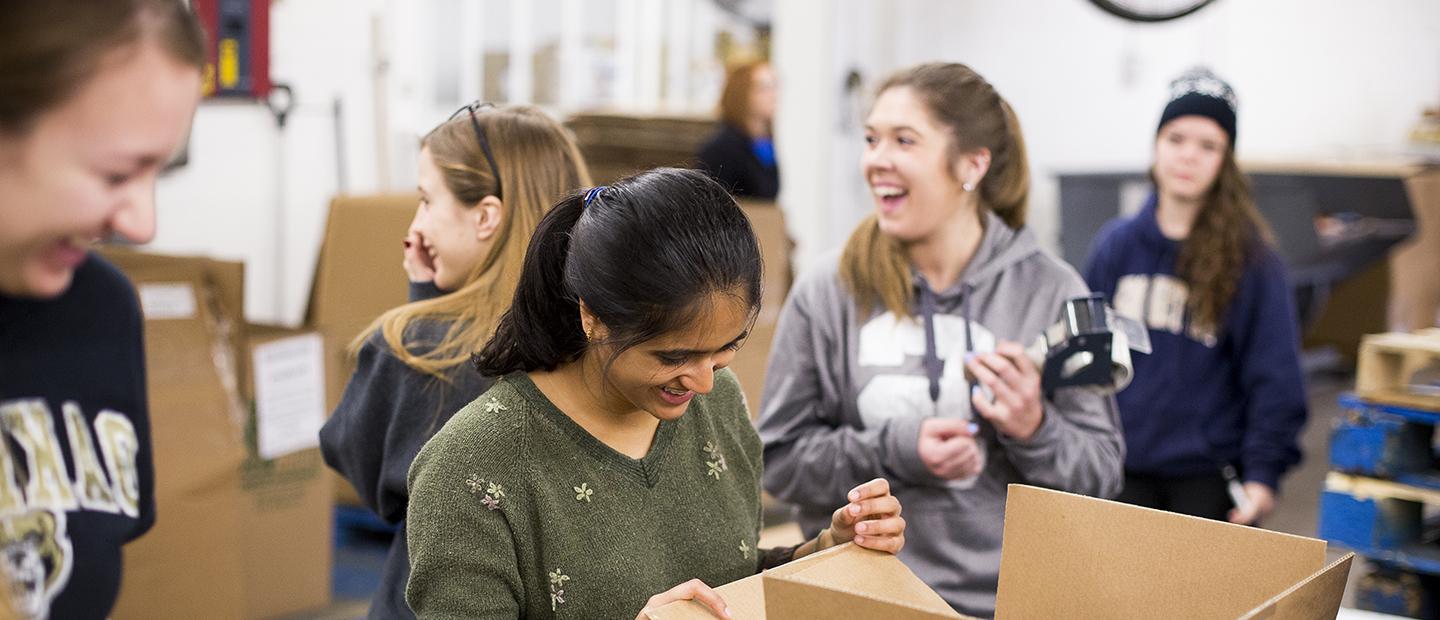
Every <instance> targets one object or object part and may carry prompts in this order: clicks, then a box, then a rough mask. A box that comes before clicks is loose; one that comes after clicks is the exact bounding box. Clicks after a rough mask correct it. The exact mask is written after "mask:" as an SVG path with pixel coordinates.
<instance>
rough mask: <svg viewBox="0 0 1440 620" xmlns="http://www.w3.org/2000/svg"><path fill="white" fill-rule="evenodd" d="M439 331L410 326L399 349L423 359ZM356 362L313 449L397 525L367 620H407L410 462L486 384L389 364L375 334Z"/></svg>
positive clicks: (432, 290) (414, 297)
mask: <svg viewBox="0 0 1440 620" xmlns="http://www.w3.org/2000/svg"><path fill="white" fill-rule="evenodd" d="M442 294H443V292H442V291H441V290H440V289H438V288H436V287H435V286H434V285H433V284H430V283H411V285H410V301H412V302H414V301H420V300H422V299H429V298H432V297H438V296H440V295H442ZM447 327H449V325H448V324H446V323H438V322H432V321H416V322H414V323H411V325H410V327H409V328H408V330H407V332H408V333H406V335H405V343H406V345H408V346H410V348H411V352H413V353H415V354H417V355H423V354H424V353H425V351H427V350H429V349H430V348H433V347H434V346H435V345H437V344H439V342H440V339H441V338H442V337H443V336H444V335H445V330H446V328H447ZM357 357H358V359H357V360H356V367H355V374H354V375H352V376H351V377H350V383H349V384H348V385H346V386H345V395H344V396H342V397H341V399H340V404H339V405H337V406H336V407H335V412H334V413H332V414H331V415H330V419H329V420H328V421H326V422H325V426H324V427H323V428H321V429H320V450H321V452H322V453H323V454H324V456H325V462H326V463H327V464H329V465H330V467H333V468H334V469H335V471H338V472H340V475H342V476H345V478H346V479H347V480H349V481H350V483H351V484H353V485H355V490H356V492H358V493H359V494H360V499H361V500H362V501H364V502H365V505H366V506H367V507H369V508H370V509H371V510H373V511H375V514H377V515H379V516H380V518H381V519H383V520H384V521H385V522H386V523H391V524H394V525H398V526H399V531H398V532H396V534H395V538H394V539H393V540H392V541H391V543H390V552H389V554H388V555H387V556H386V558H385V567H384V569H382V571H381V574H380V590H379V591H378V592H376V593H375V598H374V600H373V601H372V602H371V605H370V614H369V617H370V618H387V619H388V618H414V617H415V614H414V613H413V612H411V611H410V606H409V605H408V604H406V603H405V583H406V582H407V581H409V579H410V552H409V547H407V546H406V540H405V539H406V533H405V511H406V509H408V508H409V506H410V492H409V490H408V489H407V488H406V477H407V476H408V475H409V473H410V462H411V461H414V460H415V455H416V454H418V453H419V452H420V448H421V447H422V446H424V445H425V442H426V441H428V440H429V439H430V437H431V436H433V435H434V434H435V433H436V432H438V431H439V430H440V429H441V428H442V427H444V426H445V423H446V422H447V421H449V420H450V417H451V416H453V415H455V412H457V411H459V410H460V409H461V408H462V407H464V406H465V405H468V404H470V401H472V400H475V399H476V398H478V397H479V396H480V395H481V394H483V393H485V390H488V389H490V386H491V385H493V384H494V381H493V380H491V379H488V378H485V377H482V376H481V375H480V374H479V373H478V372H476V371H475V368H474V367H472V366H471V365H470V364H461V365H459V366H457V367H455V368H453V369H451V371H450V372H449V373H448V374H447V376H448V377H449V378H450V380H451V382H452V383H449V384H447V383H444V382H441V381H439V380H436V379H434V378H433V377H431V376H430V375H427V374H424V373H422V372H420V371H417V370H415V369H414V368H411V367H409V366H407V365H406V364H405V362H403V361H401V360H400V358H398V357H395V354H394V352H392V351H391V350H390V345H388V344H386V343H385V339H384V337H383V336H381V335H380V334H379V333H378V332H377V333H374V334H371V335H370V338H369V339H368V340H366V341H365V344H364V346H362V347H361V348H360V352H359V355H358V356H357Z"/></svg>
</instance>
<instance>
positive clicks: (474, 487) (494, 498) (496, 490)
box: [465, 474, 505, 510]
mask: <svg viewBox="0 0 1440 620" xmlns="http://www.w3.org/2000/svg"><path fill="white" fill-rule="evenodd" d="M465 486H467V487H469V488H470V493H471V494H474V495H483V497H481V498H480V503H481V504H484V505H485V507H486V508H489V509H490V510H498V509H499V508H500V498H502V497H505V487H503V486H501V485H500V483H498V482H495V481H493V480H486V479H484V478H481V477H480V475H479V474H470V477H469V478H466V479H465Z"/></svg>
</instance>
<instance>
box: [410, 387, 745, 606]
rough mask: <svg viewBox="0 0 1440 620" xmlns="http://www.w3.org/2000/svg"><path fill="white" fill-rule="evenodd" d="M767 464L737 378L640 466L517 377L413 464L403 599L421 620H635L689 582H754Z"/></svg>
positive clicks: (464, 413)
mask: <svg viewBox="0 0 1440 620" xmlns="http://www.w3.org/2000/svg"><path fill="white" fill-rule="evenodd" d="M760 463H761V446H760V440H759V437H758V435H757V434H756V432H755V429H754V427H753V426H752V425H751V423H750V417H749V414H748V412H747V411H746V406H745V401H744V396H743V395H742V392H741V391H740V385H739V383H738V382H737V381H736V379H735V376H734V374H732V373H731V372H730V371H728V370H722V371H720V372H718V373H716V375H715V385H714V389H712V390H711V391H710V393H709V394H704V395H696V396H695V398H694V399H693V400H692V401H691V402H690V407H689V409H688V410H687V411H686V413H685V415H683V416H681V417H680V418H679V419H677V420H673V421H662V422H661V423H660V426H659V428H658V429H657V430H656V433H655V440H654V442H653V444H652V445H651V448H650V452H649V453H648V454H646V455H645V458H643V459H639V460H636V459H633V458H630V457H628V456H625V455H623V454H620V453H619V452H616V451H615V450H614V449H612V448H610V447H609V446H606V445H605V444H604V443H602V442H600V441H599V440H598V439H596V438H595V437H594V436H592V435H591V434H590V433H588V432H586V431H585V430H584V429H583V428H581V427H580V426H579V425H578V424H576V423H575V422H574V421H573V420H571V419H570V418H569V416H567V415H565V414H564V413H563V412H561V411H560V410H559V409H557V408H556V407H555V405H554V404H553V403H551V402H550V400H549V399H547V398H546V397H545V395H544V394H542V393H541V392H540V390H539V389H538V388H536V387H535V384H534V383H533V382H532V381H531V380H530V378H529V377H528V376H526V375H525V374H524V373H514V374H510V375H508V376H506V377H504V378H502V379H501V380H500V381H498V382H497V383H496V384H495V385H494V387H492V388H491V389H490V390H489V391H487V392H485V393H484V394H482V395H481V396H480V398H478V399H476V400H475V401H474V402H472V403H470V404H469V405H468V406H466V407H465V408H464V409H462V410H460V412H459V413H457V414H456V415H455V417H454V418H452V419H451V420H450V422H449V423H447V424H446V425H445V427H444V428H443V429H441V430H440V432H439V433H437V434H436V435H435V437H434V438H433V439H431V440H430V442H429V443H427V444H425V447H424V448H423V449H422V450H421V451H420V454H419V456H418V457H416V459H415V462H414V464H413V465H412V466H411V468H410V509H409V516H408V518H407V521H408V523H409V544H410V571H411V572H410V582H409V585H408V587H407V589H406V599H407V600H408V601H409V603H410V607H411V608H412V609H414V610H415V613H416V614H417V615H418V616H419V617H421V618H552V617H554V618H624V619H626V620H629V619H630V618H634V617H635V614H637V613H638V612H639V611H640V609H641V608H642V607H643V606H644V604H645V601H646V600H647V599H649V598H650V597H651V596H653V595H655V594H659V593H660V592H664V591H665V590H668V589H670V588H672V587H674V586H675V585H677V584H680V583H682V582H684V581H687V580H689V579H692V578H697V577H698V578H700V579H701V580H702V581H704V582H705V583H707V584H709V585H711V586H717V585H721V584H724V583H728V582H731V581H734V580H736V579H740V578H742V577H747V576H749V575H753V574H755V573H756V572H757V571H758V570H759V568H760V556H761V553H760V552H759V551H758V550H757V549H756V548H755V544H756V543H757V542H758V540H759V536H760Z"/></svg>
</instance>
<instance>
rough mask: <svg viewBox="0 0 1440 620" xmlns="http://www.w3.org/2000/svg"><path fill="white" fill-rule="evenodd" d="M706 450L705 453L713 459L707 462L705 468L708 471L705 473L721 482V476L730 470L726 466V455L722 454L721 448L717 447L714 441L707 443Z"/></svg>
mask: <svg viewBox="0 0 1440 620" xmlns="http://www.w3.org/2000/svg"><path fill="white" fill-rule="evenodd" d="M704 450H705V453H706V454H709V455H710V456H711V458H712V459H713V460H707V461H705V467H706V468H707V470H708V471H706V472H705V475H707V476H711V477H713V478H715V479H716V480H719V479H720V474H722V473H725V472H727V471H729V470H730V466H729V465H727V464H725V455H724V454H721V453H720V446H717V445H715V442H713V441H707V442H705V448H704Z"/></svg>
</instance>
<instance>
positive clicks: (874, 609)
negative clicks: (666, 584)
mask: <svg viewBox="0 0 1440 620" xmlns="http://www.w3.org/2000/svg"><path fill="white" fill-rule="evenodd" d="M715 591H716V592H718V593H719V594H720V596H721V598H724V599H725V603H726V605H728V606H729V608H730V615H731V617H732V618H734V619H735V620H763V619H765V618H771V619H772V620H808V619H811V618H815V619H819V618H894V619H899V620H912V619H913V620H938V619H941V618H946V619H954V618H961V617H962V616H960V615H958V614H956V613H955V612H954V611H953V610H951V609H950V606H949V605H947V604H946V603H945V601H944V600H943V599H941V598H940V595H939V594H936V593H935V592H934V591H933V590H931V589H930V588H929V587H928V586H926V585H925V583H924V582H922V581H920V578H919V577H916V576H915V573H912V572H910V569H909V568H907V567H906V566H905V565H904V564H903V563H901V562H900V560H899V559H898V558H896V557H895V556H893V555H890V554H888V553H881V552H879V551H871V550H869V549H864V548H861V547H856V546H855V545H853V544H844V545H840V546H838V547H834V548H832V549H826V550H825V551H822V552H820V553H816V554H814V555H810V556H806V557H804V558H801V559H799V560H795V561H794V562H791V563H789V564H785V565H783V566H780V567H777V568H774V569H771V570H768V571H765V572H764V573H763V574H760V575H754V576H752V577H746V578H745V579H741V580H739V581H735V582H732V583H728V584H725V585H723V586H720V587H718V588H715ZM714 617H715V616H714V615H713V614H711V613H710V612H709V610H708V609H707V608H706V607H704V606H702V605H701V604H699V603H695V602H692V601H680V602H676V603H671V604H669V605H666V606H664V607H661V608H660V609H657V610H655V611H652V612H650V618H651V619H652V620H702V619H704V620H714Z"/></svg>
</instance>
